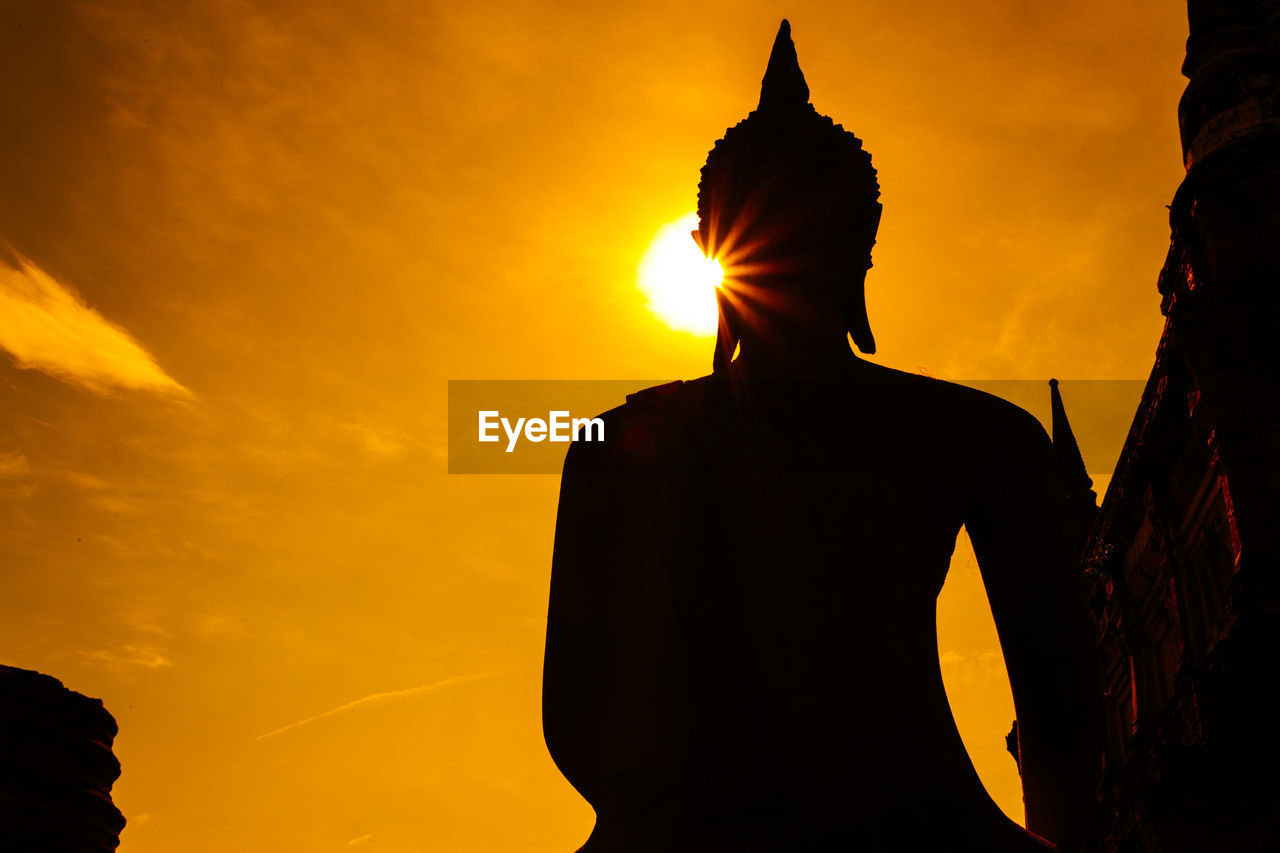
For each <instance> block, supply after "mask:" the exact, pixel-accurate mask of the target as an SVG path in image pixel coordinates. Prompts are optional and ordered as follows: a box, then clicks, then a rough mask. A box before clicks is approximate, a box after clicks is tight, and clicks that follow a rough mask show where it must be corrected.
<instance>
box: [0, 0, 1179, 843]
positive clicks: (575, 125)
mask: <svg viewBox="0 0 1280 853" xmlns="http://www.w3.org/2000/svg"><path fill="white" fill-rule="evenodd" d="M575 6H577V8H574V7H575ZM783 15H786V16H787V17H789V18H790V19H791V22H792V25H793V31H794V35H795V39H796V44H797V47H798V50H799V55H800V60H801V64H802V67H803V68H804V70H805V73H806V75H807V78H808V82H809V86H810V89H811V91H812V94H813V102H814V104H815V106H817V108H818V109H819V111H821V112H823V113H826V114H829V115H831V116H833V117H834V118H835V119H836V120H837V121H839V122H842V123H843V124H844V125H845V126H846V127H848V128H849V129H851V130H853V131H855V132H856V133H857V134H858V135H859V136H860V137H862V138H863V139H864V140H865V141H866V147H867V148H868V149H869V150H870V151H871V152H872V154H873V157H874V162H875V165H876V167H877V168H878V170H879V173H880V184H881V187H882V192H883V197H882V201H883V203H884V208H885V209H884V218H883V223H882V226H881V230H880V238H879V242H878V245H877V247H876V250H875V268H874V270H873V271H872V272H871V274H870V276H869V279H868V303H869V311H870V315H871V319H872V325H873V327H874V329H875V333H876V340H877V342H878V344H879V346H880V352H879V353H878V354H877V356H876V360H877V361H881V362H882V363H885V364H889V365H893V366H895V367H899V368H903V369H907V370H924V371H927V372H929V373H931V374H933V375H937V376H944V377H958V378H971V379H1006V378H1019V379H1037V380H1042V379H1044V378H1047V377H1048V376H1050V375H1057V376H1061V377H1076V378H1130V379H1132V378H1142V377H1144V376H1145V375H1146V373H1147V371H1148V369H1149V367H1150V364H1151V360H1152V356H1153V353H1154V347H1155V343H1156V341H1157V339H1158V337H1159V331H1160V327H1161V318H1160V315H1159V311H1158V296H1157V294H1156V291H1155V277H1156V273H1157V271H1158V269H1159V266H1160V263H1161V261H1162V260H1163V258H1164V254H1165V250H1166V248H1167V245H1168V224H1167V218H1166V217H1167V213H1166V211H1165V207H1164V205H1165V204H1166V202H1167V201H1168V200H1169V199H1170V198H1171V197H1172V194H1173V191H1174V189H1175V187H1176V186H1177V183H1178V181H1179V180H1180V178H1181V175H1182V167H1181V163H1180V152H1179V149H1178V141H1177V131H1176V104H1177V98H1178V96H1179V94H1180V93H1181V90H1182V86H1183V84H1184V81H1183V79H1182V78H1181V77H1180V76H1179V73H1178V68H1179V65H1180V62H1181V58H1182V49H1183V41H1184V39H1185V35H1186V21H1185V12H1184V10H1183V9H1182V8H1180V4H1178V3H1168V2H1163V0H1160V2H1158V1H1157V0H1138V2H1133V3H1124V4H1116V3H1111V2H1105V1H1104V0H1087V2H1086V1H1085V0H1069V1H1068V2H1059V3H1038V2H1031V0H1020V2H1014V0H972V2H966V3H963V4H959V3H954V2H946V0H927V2H914V3H906V2H894V3H890V2H880V3H872V2H867V0H855V2H847V1H846V2H838V3H837V2H831V3H801V2H797V3H793V4H791V5H789V6H788V7H786V8H783V7H777V6H775V5H773V4H761V3H755V2H747V3H742V2H735V3H711V4H707V3H703V4H688V3H654V2H645V3H630V4H613V5H610V6H606V4H554V5H553V4H540V3H529V2H512V0H504V2H501V3H498V2H490V0H471V2H467V3H459V4H456V5H455V6H453V7H445V6H444V5H442V4H413V3H406V2H403V0H362V2H360V3H355V2H347V3H338V2H332V0H280V2H249V0H240V2H228V1H227V0H191V2H184V3H181V4H175V3H170V2H165V0H135V2H126V1H125V0H113V2H106V0H103V2H72V0H67V2H58V3H49V2H46V0H8V2H6V3H4V4H3V6H0V75H2V76H3V79H4V80H5V81H6V83H5V85H4V86H3V87H0V115H2V116H3V119H4V120H3V121H2V122H0V188H2V189H3V191H2V192H0V239H2V240H4V241H6V242H7V243H8V244H9V245H10V246H11V247H12V252H10V253H6V254H11V255H12V256H13V257H11V258H8V261H10V262H11V263H7V264H6V265H3V266H0V348H2V349H3V350H4V351H5V353H6V354H3V355H0V386H2V390H0V393H2V394H3V399H4V405H3V406H0V504H2V506H0V569H2V573H0V585H2V586H0V662H2V663H6V664H12V665H17V666H23V667H27V668H33V669H38V670H41V671H44V672H48V673H51V674H53V675H55V676H57V677H59V678H61V679H63V680H64V681H65V682H66V683H67V685H68V686H70V687H72V688H73V689H76V690H79V691H81V692H84V693H86V694H88V695H91V696H95V697H100V698H102V699H103V700H104V701H105V702H106V704H107V707H108V708H109V709H110V710H111V712H112V713H113V714H114V715H115V716H116V718H117V719H118V720H119V722H120V726H121V735H120V737H119V739H118V741H117V750H116V751H117V754H118V755H119V756H120V758H121V760H122V762H123V764H124V776H123V777H122V778H121V780H120V782H119V783H118V784H117V787H116V799H117V803H118V804H119V806H120V808H121V809H122V810H123V811H124V813H125V815H126V817H127V818H128V819H129V826H128V828H127V829H126V830H125V833H124V836H123V842H122V848H121V849H122V850H123V851H125V853H156V852H158V851H173V850H182V851H187V853H206V851H209V853H211V851H215V850H216V851H222V850H227V849H238V850H244V851H281V850H283V851H290V850H299V851H302V850H305V851H340V850H348V849H361V850H369V851H396V852H397V853H408V851H427V850H430V851H438V852H439V853H449V851H467V853H481V851H484V853H488V851H495V853H496V851H510V850H531V851H547V852H548V853H550V852H551V851H567V850H570V849H572V848H573V847H574V845H575V844H576V843H578V842H580V841H581V840H582V839H583V838H584V837H585V834H586V832H587V830H588V828H589V826H590V812H589V809H588V808H587V807H586V806H585V804H583V803H582V802H581V801H580V800H579V799H578V798H577V796H576V795H575V794H574V792H573V791H572V789H570V788H569V786H568V785H567V784H566V783H565V782H563V781H562V780H561V779H560V777H559V776H558V774H557V773H556V771H555V769H554V767H553V765H552V764H551V762H550V760H549V758H548V757H547V755H546V752H545V749H544V747H543V745H542V739H541V732H540V720H539V679H540V666H541V656H542V633H543V624H544V618H545V608H546V589H547V581H548V569H549V561H550V547H551V537H552V524H553V520H554V513H555V496H556V489H557V487H558V480H557V478H555V477H549V476H527V477H520V476H505V477H504V476H497V477H483V476H456V475H455V476H449V475H448V474H446V473H445V435H444V425H445V393H446V380H448V379H450V378H643V377H672V378H678V377H692V376H696V375H700V374H702V373H705V372H706V371H707V370H708V369H709V367H710V361H711V344H710V341H709V340H707V339H705V338H697V337H695V336H692V335H689V334H685V333H677V332H673V331H671V330H669V329H668V328H667V327H666V326H665V325H663V324H662V323H661V322H660V321H659V320H657V319H656V318H655V317H654V316H653V315H652V314H651V313H650V312H649V311H647V310H646V308H645V297H644V295H643V294H642V293H641V292H640V291H639V290H637V288H636V287H635V271H636V265H637V263H638V261H639V259H640V257H641V255H642V254H643V252H644V250H645V247H646V245H647V244H648V242H649V240H650V239H651V238H652V236H653V235H654V233H655V232H656V231H657V229H658V228H659V227H660V226H662V225H663V224H664V223H667V222H669V221H671V220H673V219H676V218H677V217H679V216H681V215H682V214H684V213H686V212H687V211H689V210H691V209H692V208H693V207H694V192H695V186H696V182H697V178H698V169H699V167H700V165H701V163H702V161H703V159H704V157H705V155H706V152H707V150H708V149H709V148H710V147H711V145H712V143H713V142H714V141H715V140H716V139H717V138H718V137H719V136H720V135H721V134H722V132H723V130H724V128H725V127H727V126H729V125H730V124H732V123H734V122H736V121H737V120H738V119H740V118H741V117H743V116H744V115H745V114H746V112H747V111H748V110H750V109H751V108H752V107H753V106H754V105H755V103H756V100H757V97H758V93H759V81H760V77H761V75H762V74H763V71H764V66H765V61H766V59H767V56H768V50H769V47H770V45H771V43H772V39H773V35H774V33H775V32H776V30H777V26H778V21H779V19H780V18H781V17H783ZM22 259H25V260H22ZM1046 394H1047V389H1046ZM939 610H940V617H939V621H940V631H941V639H940V646H941V649H942V652H943V665H944V671H945V673H946V675H947V678H948V685H949V687H950V688H951V690H952V694H951V695H952V700H953V707H954V710H955V713H956V717H957V720H958V721H959V723H960V725H961V727H962V730H963V732H964V734H965V737H966V741H967V742H968V743H969V744H970V747H971V753H972V755H973V757H974V761H975V764H976V766H977V767H978V768H979V770H980V772H981V773H982V775H983V778H984V780H985V781H986V782H987V784H988V787H989V789H990V790H991V792H992V794H993V796H995V797H996V798H997V800H998V801H999V802H1000V803H1001V805H1002V806H1003V807H1004V808H1005V809H1006V810H1007V811H1009V812H1010V813H1013V814H1018V813H1019V812H1020V806H1019V801H1018V792H1017V777H1016V774H1015V773H1014V770H1013V765H1012V761H1011V760H1010V759H1009V758H1008V756H1007V755H1005V754H1004V753H1003V743H1002V738H1003V735H1004V733H1005V731H1007V729H1008V725H1009V720H1010V719H1011V717H1012V708H1011V703H1010V702H1009V699H1008V688H1007V685H1006V684H1005V683H1004V682H1003V681H1002V679H1003V670H1002V666H1001V664H1000V661H999V653H998V645H996V643H995V638H994V632H993V630H992V628H991V626H990V617H989V615H988V614H987V612H986V610H985V601H984V600H983V598H982V594H981V587H980V585H979V583H978V581H977V575H976V571H975V569H974V568H973V566H972V564H971V558H970V557H969V556H968V555H967V554H966V553H965V552H964V549H963V548H962V549H961V550H960V552H959V554H958V556H957V560H956V566H955V571H954V572H953V576H952V578H951V580H950V581H949V582H948V588H947V590H946V591H945V592H944V596H943V601H942V603H941V604H940V608H939ZM869 653H874V650H869ZM885 698H886V699H889V698H890V697H885Z"/></svg>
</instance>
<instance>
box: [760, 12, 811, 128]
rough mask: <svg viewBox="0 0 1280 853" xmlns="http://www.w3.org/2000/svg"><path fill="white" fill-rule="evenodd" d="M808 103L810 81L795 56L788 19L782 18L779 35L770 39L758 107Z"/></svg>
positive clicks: (794, 106)
mask: <svg viewBox="0 0 1280 853" xmlns="http://www.w3.org/2000/svg"><path fill="white" fill-rule="evenodd" d="M808 103H809V85H808V84H807V83H805V82H804V72H802V71H801V70H800V60H799V59H798V58H797V57H796V45H795V42H793V41H792V40H791V23H790V22H789V21H787V19H786V18H783V19H782V26H780V27H779V28H778V37H777V38H775V39H774V40H773V52H772V53H770V54H769V67H768V68H766V69H765V72H764V80H763V81H762V82H761V84H760V106H759V107H758V109H760V110H764V111H769V112H772V111H774V110H778V109H785V108H788V107H790V108H793V109H794V108H796V107H803V106H805V105H806V104H808Z"/></svg>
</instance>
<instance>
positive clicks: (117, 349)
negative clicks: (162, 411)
mask: <svg viewBox="0 0 1280 853" xmlns="http://www.w3.org/2000/svg"><path fill="white" fill-rule="evenodd" d="M15 254H16V253H15ZM0 349H4V350H6V351H8V352H9V354H10V355H12V356H13V358H14V360H16V361H17V363H18V365H19V366H20V367H24V368H30V369H33V370H41V371H43V372H45V373H48V374H49V375H51V376H55V377H57V378H58V379H61V380H63V381H64V382H68V383H71V384H72V385H78V386H80V387H82V388H86V389H88V390H90V391H93V392H94V393H97V394H109V393H111V392H112V391H115V390H120V389H123V390H129V391H134V390H141V391H152V392H157V393H160V394H165V395H169V396H174V397H189V396H191V392H189V391H188V390H187V389H186V388H184V387H183V386H182V385H180V384H179V383H178V382H176V381H175V380H174V379H173V378H172V377H170V376H169V375H168V374H167V373H165V372H164V370H163V369H161V367H160V365H159V364H157V363H156V360H155V359H154V358H152V357H151V354H150V353H148V352H147V351H146V350H145V349H143V348H142V345H141V344H139V343H138V342H137V341H136V340H134V338H133V336H132V335H130V334H129V333H128V332H127V331H125V330H124V329H123V328H121V327H120V326H118V325H116V324H115V323H112V322H111V321H110V320H108V319H107V318H106V317H103V316H102V315H101V314H99V313H98V312H97V311H95V310H94V309H93V308H90V307H89V306H88V305H86V304H85V303H84V300H82V299H81V298H80V296H79V295H77V294H76V293H75V291H73V290H72V289H71V288H69V287H67V286H66V285H64V284H61V283H60V282H58V281H56V280H55V279H54V278H53V277H52V276H50V275H49V274H48V273H46V272H45V271H44V270H42V269H40V268H39V267H38V266H36V265H35V264H34V263H32V262H31V261H29V260H28V259H26V258H24V257H22V256H21V255H18V256H17V267H13V266H10V265H9V264H6V263H3V262H2V261H0Z"/></svg>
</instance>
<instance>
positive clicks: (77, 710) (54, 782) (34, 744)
mask: <svg viewBox="0 0 1280 853" xmlns="http://www.w3.org/2000/svg"><path fill="white" fill-rule="evenodd" d="M116 732H117V729H116V721H115V719H114V718H112V716H111V715H110V714H109V713H107V710H106V709H105V708H104V707H103V706H102V702H101V701H100V700H98V699H90V698H88V697H86V696H82V695H80V694H79V693H75V692H73V691H71V690H67V689H66V688H65V687H63V686H62V682H60V681H58V680H57V679H56V678H53V677H51V676H48V675H43V674H41V673H38V672H32V671H31V670H26V669H17V668H15V667H11V666H0V850H4V851H6V853H28V851H30V853H34V851H41V853H104V852H105V851H111V850H115V849H116V847H117V846H118V844H119V842H120V830H122V829H124V824H125V820H124V816H123V815H121V814H120V811H119V809H117V808H116V807H115V804H114V803H112V802H111V785H112V783H114V782H115V780H116V779H117V778H118V777H119V776H120V762H119V761H117V760H116V757H115V755H114V754H112V752H111V743H112V741H113V740H114V739H115V736H116Z"/></svg>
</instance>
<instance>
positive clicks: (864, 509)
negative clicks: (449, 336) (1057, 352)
mask: <svg viewBox="0 0 1280 853" xmlns="http://www.w3.org/2000/svg"><path fill="white" fill-rule="evenodd" d="M880 210H881V207H880V202H879V187H878V184H877V178H876V172H875V170H874V169H873V168H872V166H871V159H870V156H869V155H868V154H867V153H866V152H865V151H864V150H863V148H862V144H861V142H860V141H859V140H858V139H857V138H856V137H855V136H853V134H851V133H849V132H847V131H845V130H844V129H843V128H842V127H841V126H840V125H837V124H834V123H833V122H832V121H831V119H829V118H826V117H823V116H821V115H819V114H818V113H817V111H816V110H815V109H814V108H813V107H812V105H810V104H809V93H808V88H807V86H806V84H805V80H804V76H803V74H802V73H801V71H800V67H799V65H798V62H797V59H796V53H795V47H794V45H793V44H792V41H791V37H790V28H789V25H788V24H787V23H786V22H785V21H784V22H783V24H782V28H781V30H780V32H779V33H778V37H777V40H776V42H775V44H774V48H773V53H772V55H771V57H770V59H769V65H768V69H767V71H766V74H765V78H764V83H763V86H762V91H761V98H760V104H759V106H758V107H757V109H756V110H755V111H753V112H752V113H751V114H750V115H749V116H748V117H747V119H746V120H744V121H743V122H741V123H739V124H738V125H736V126H735V127H733V128H731V129H729V130H728V131H727V132H726V134H725V137H724V138H723V139H722V140H720V141H719V142H717V143H716V146H715V148H714V149H713V150H712V152H711V153H710V156H709V157H708V160H707V164H706V167H705V168H704V169H703V170H702V180H701V184H700V187H699V193H698V214H699V227H698V230H697V231H695V232H694V238H695V239H696V240H697V241H698V242H699V245H700V246H701V247H702V248H703V249H704V251H705V252H706V253H708V254H710V255H713V256H715V257H717V258H719V259H720V261H721V263H722V265H723V266H724V268H725V273H726V275H725V281H724V283H723V284H722V286H721V288H720V291H719V294H718V296H719V302H720V312H721V319H720V329H719V334H718V339H717V343H716V350H715V353H714V357H713V369H712V372H711V374H710V375H708V376H706V377H703V378H701V379H696V380H692V381H687V382H678V383H672V384H669V385H664V386H659V387H657V388H653V389H649V390H648V391H644V392H641V393H639V394H636V395H632V396H631V397H630V398H628V400H627V402H626V404H625V405H623V406H620V407H618V408H616V409H614V410H612V411H610V412H607V413H605V415H603V417H604V419H605V424H606V426H605V435H606V436H608V437H609V438H608V440H606V441H605V442H599V443H596V442H593V443H586V442H582V443H574V444H572V445H571V446H570V450H569V454H568V457H567V459H566V462H565V467H564V476H563V480H562V485H561V492H560V504H559V512H558V517H557V524H556V534H555V549H554V558H553V565H552V578H551V598H550V607H549V615H548V625H547V641H546V661H545V669H544V681H543V723H544V732H545V736H546V741H547V745H548V748H549V750H550V753H551V756H552V758H553V759H554V760H555V762H556V764H557V766H558V767H559V768H560V770H561V771H562V772H563V773H564V775H565V777H566V778H567V779H568V780H569V781H570V783H571V784H572V785H573V786H574V787H575V788H576V789H577V790H578V791H579V792H580V793H581V794H582V796H583V797H585V798H586V799H587V801H588V802H590V804H591V805H592V807H593V808H594V809H595V812H596V817H597V820H596V825H595V828H594V830H593V831H592V833H591V835H590V838H589V839H588V840H587V841H586V843H585V845H584V846H583V847H582V848H581V849H582V850H583V851H589V853H597V851H599V853H614V851H619V852H620V851H637V852H638V851H655V853H656V852H657V851H720V850H724V851H779V853H781V851H808V850H823V851H828V850H848V851H913V850H927V849H936V850H981V851H987V853H999V852H1000V851H1043V850H1050V849H1054V847H1055V846H1056V847H1057V848H1058V849H1061V850H1076V849H1079V848H1080V847H1081V845H1082V844H1083V843H1084V838H1085V825H1086V822H1087V818H1088V814H1089V811H1090V809H1091V807H1092V805H1093V803H1094V794H1095V791H1096V786H1097V782H1098V775H1099V772H1100V764H1099V762H1100V757H1101V734H1100V733H1101V717H1100V710H1099V708H1100V695H1099V692H1098V688H1097V683H1096V672H1095V669H1094V665H1093V661H1092V658H1091V654H1092V651H1091V650H1092V643H1091V634H1090V627H1089V622H1088V618H1087V613H1086V608H1085V599H1084V592H1083V584H1082V579H1081V577H1080V576H1079V575H1078V573H1077V572H1076V571H1075V568H1074V565H1073V561H1072V559H1071V553H1070V549H1069V546H1068V544H1067V540H1066V536H1065V530H1066V528H1065V506H1064V501H1063V492H1062V487H1061V484H1060V482H1059V481H1058V480H1057V479H1056V478H1057V473H1056V469H1055V467H1054V462H1053V458H1052V456H1051V451H1050V443H1049V440H1048V437H1047V436H1046V435H1045V432H1044V430H1043V429H1042V428H1041V426H1040V424H1039V423H1038V422H1037V421H1036V420H1035V419H1034V418H1033V417H1031V416H1030V415H1028V414H1027V413H1026V412H1024V411H1022V410H1021V409H1019V408H1017V407H1015V406H1013V405H1012V404H1010V403H1007V402H1005V401H1003V400H1000V399H998V398H996V397H993V396H990V395H987V394H984V393H982V392H979V391H976V390H972V389H969V388H965V387H962V386H959V385H954V384H950V383H947V382H942V381H938V380H935V379H931V378H927V377H923V376H918V375H913V374H908V373H903V372H899V371H896V370H891V369H888V368H885V367H882V366H878V365H876V364H873V363H871V362H869V361H866V360H865V359H863V358H860V357H859V356H858V355H856V354H855V353H854V352H853V350H852V348H851V347H850V340H852V342H853V343H854V344H855V345H856V346H857V347H858V349H859V350H860V351H862V352H863V353H871V352H873V351H874V349H875V342H874V338H873V337H872V334H871V329H870V325H869V323H868V319H867V311H866V307H865V300H864V298H863V286H864V281H865V278H866V274H867V271H868V269H869V267H870V252H871V248H872V245H873V243H874V240H875V235H876V232H877V227H878V225H879V221H880ZM962 526H964V527H966V528H967V529H968V533H969V536H970V538H971V540H972V543H973V547H974V549H975V553H976V556H977V558H978V561H979V565H980V569H981V572H982V577H983V581H984V583H985V586H986V589H987V593H988V597H989V600H990V603H991V608H992V613H993V615H994V617H995V622H996V626H997V630H998V632H999V636H1000V641H1001V645H1002V648H1003V650H1004V654H1005V661H1006V665H1007V669H1008V672H1009V679H1010V683H1011V686H1012V690H1013V696H1014V701H1015V706H1016V709H1017V716H1018V731H1019V737H1020V742H1019V753H1020V760H1021V768H1022V777H1023V783H1024V791H1025V795H1024V798H1025V805H1026V817H1027V828H1026V829H1024V828H1023V827H1021V826H1019V825H1018V824H1017V823H1015V822H1014V821H1012V820H1010V819H1008V818H1007V817H1005V815H1004V814H1003V813H1002V812H1001V811H1000V809H999V808H998V807H997V806H996V805H995V803H994V802H993V801H992V799H991V798H990V796H989V795H988V794H987V792H986V790H985V789H984V788H983V785H982V783H981V781H980V780H979V778H978V775H977V773H976V771H975V770H974V767H973V764H972V763H971V761H970V759H969V757H968V754H967V753H966V751H965V748H964V745H963V743H962V742H961V738H960V735H959V733H958V732H957V729H956V725H955V722H954V720H953V718H952V715H951V711H950V707H949V705H948V702H947V696H946V692H945V690H944V687H943V682H942V675H941V669H940V665H939V660H938V644H937V632H936V620H935V609H936V599H937V596H938V593H939V591H940V590H941V589H942V585H943V581H944V580H945V578H946V575H947V570H948V567H949V563H950V559H951V555H952V551H953V550H954V547H955V542H956V537H957V534H958V532H959V530H960V529H961V527H962Z"/></svg>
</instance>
